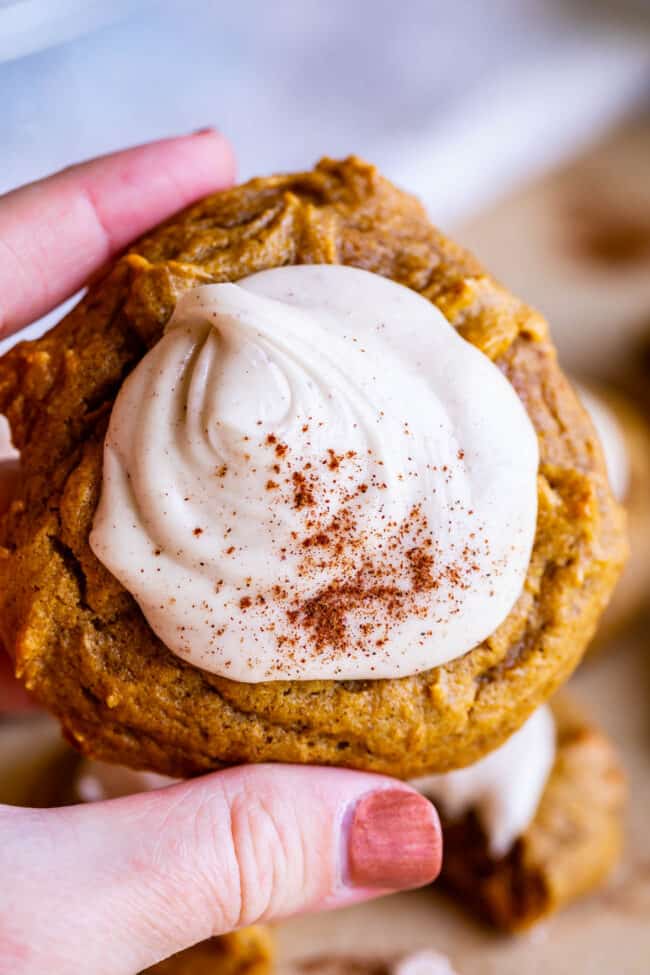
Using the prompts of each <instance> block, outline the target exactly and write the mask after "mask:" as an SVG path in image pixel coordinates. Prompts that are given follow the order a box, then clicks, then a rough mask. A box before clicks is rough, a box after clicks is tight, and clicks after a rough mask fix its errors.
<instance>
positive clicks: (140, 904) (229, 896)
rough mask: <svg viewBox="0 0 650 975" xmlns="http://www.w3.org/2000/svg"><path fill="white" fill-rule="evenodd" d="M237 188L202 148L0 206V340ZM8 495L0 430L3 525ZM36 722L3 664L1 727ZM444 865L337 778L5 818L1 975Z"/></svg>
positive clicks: (53, 182) (340, 901) (168, 149)
mask: <svg viewBox="0 0 650 975" xmlns="http://www.w3.org/2000/svg"><path fill="white" fill-rule="evenodd" d="M234 172H235V167H234V161H233V156H232V152H231V150H230V148H229V146H228V144H227V142H226V141H225V140H224V139H223V137H222V136H220V135H219V134H217V133H216V132H214V131H212V130H206V131H202V132H200V133H196V134H195V135H192V136H186V137H181V138H177V139H167V140H163V141H161V142H157V143H152V144H149V145H145V146H141V147H138V148H135V149H130V150H127V151H125V152H122V153H117V154H115V155H112V156H107V157H104V158H102V159H97V160H93V161H91V162H89V163H84V164H82V165H79V166H76V167H73V168H71V169H68V170H65V171H64V172H62V173H58V174H56V175H54V176H52V177H50V178H48V179H46V180H43V181H41V182H38V183H34V184H31V185H29V186H25V187H22V188H20V189H18V190H15V191H13V192H12V193H9V194H7V195H5V196H4V197H0V338H5V337H7V336H9V335H11V334H13V333H16V332H18V331H19V330H20V329H21V328H23V327H24V326H25V325H27V324H29V323H30V322H32V321H34V320H35V319H37V318H39V317H40V316H41V315H43V314H45V313H46V312H47V311H49V310H50V309H51V308H53V307H55V306H56V305H57V304H58V303H59V302H61V301H62V300H63V299H65V298H66V297H68V296H70V295H71V294H74V292H75V291H77V290H78V289H79V288H80V287H81V286H82V285H83V284H84V282H85V281H86V280H87V279H88V277H89V276H90V275H92V273H93V272H94V271H96V270H97V269H98V268H99V267H100V266H101V265H102V264H104V263H105V262H106V261H108V260H110V259H111V258H112V257H113V256H114V255H115V254H116V253H118V252H119V251H120V250H121V249H123V248H124V247H125V246H126V244H128V242H129V241H130V240H132V239H133V238H135V237H137V236H138V235H139V234H141V233H143V232H144V231H145V230H147V229H148V228H149V227H152V226H154V225H155V224H156V223H158V222H160V221H161V220H163V219H165V218H166V217H168V216H169V215H171V214H172V213H174V212H175V211H176V210H178V209H180V208H181V207H183V206H185V205H187V204H189V203H191V202H192V201H193V200H195V199H198V198H200V197H201V196H204V195H206V194H207V193H210V192H213V191H215V190H218V189H222V188H224V187H226V186H228V185H230V184H231V183H232V181H233V179H234ZM17 477H18V464H17V462H16V461H15V459H12V458H11V457H10V456H9V443H8V442H7V439H6V436H5V437H4V438H3V430H2V428H0V507H4V506H6V505H7V504H8V503H9V502H10V499H11V497H12V495H13V493H14V491H15V490H16V481H17ZM33 706H34V704H33V702H31V701H30V699H29V697H28V695H27V694H26V693H25V691H24V690H23V689H22V688H21V687H20V685H19V684H18V683H17V682H16V681H15V680H14V678H13V668H12V663H11V661H10V659H9V657H8V656H7V655H6V654H4V653H3V651H2V649H1V648H0V711H4V712H5V713H6V712H9V711H15V710H24V709H25V708H29V707H33ZM377 797H379V799H377ZM380 813H381V815H380ZM440 854H441V840H440V831H439V825H438V820H437V816H436V814H435V810H434V809H433V807H432V806H431V805H430V804H429V803H428V802H427V801H426V800H424V799H423V798H421V797H419V796H417V794H416V793H414V792H413V790H412V789H410V788H409V787H408V786H406V785H405V784H403V783H398V782H395V781H393V780H390V779H387V778H385V777H383V776H376V775H370V774H366V773H361V772H353V771H346V770H342V769H325V768H300V767H294V766H268V765H267V766H264V765H261V766H249V767H242V768H235V769H229V770H227V771H225V772H215V773H213V774H211V775H206V776H204V777H202V778H201V779H196V780H193V781H191V782H187V783H183V784H180V785H175V786H171V787H168V788H166V789H162V790H158V791H156V792H149V793H146V794H141V795H134V796H129V797H127V798H123V799H115V800H112V801H109V802H99V803H95V804H92V805H87V806H71V807H68V808H64V809H53V810H32V809H17V808H13V807H9V806H0V874H1V875H2V877H3V883H2V885H0V975H4V973H5V972H6V973H11V975H42V973H43V972H45V971H47V972H51V973H52V975H73V973H75V975H77V973H78V972H79V971H82V970H83V971H88V972H93V973H94V975H135V973H137V972H139V971H141V970H142V969H144V968H146V967H148V966H150V965H152V964H154V963H155V962H156V961H159V960H160V959H162V958H165V957H167V956H169V955H170V954H173V953H174V952H176V951H179V950H181V949H182V948H185V947H188V946H189V945H191V944H194V943H195V942H197V941H200V940H203V939H204V938H207V937H210V936H211V935H215V934H222V933H225V932H227V931H230V930H232V929H234V928H236V927H240V926H242V925H246V924H251V923H253V922H257V921H264V920H271V919H277V918H279V917H285V916H287V915H289V914H295V913H298V912H302V911H316V910H323V909H329V908H333V907H339V906H344V905H346V904H352V903H355V902H358V901H361V900H365V899H368V898H370V897H376V896H377V895H379V894H382V893H387V892H388V891H390V890H394V889H401V888H406V887H412V886H418V885H421V884H425V883H428V882H430V881H432V880H433V879H434V878H435V876H436V875H437V873H438V870H439V866H440Z"/></svg>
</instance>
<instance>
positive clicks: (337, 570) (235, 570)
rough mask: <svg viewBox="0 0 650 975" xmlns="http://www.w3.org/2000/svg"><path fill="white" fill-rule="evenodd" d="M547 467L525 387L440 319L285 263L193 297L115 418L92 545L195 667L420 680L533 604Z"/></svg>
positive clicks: (351, 274) (360, 282) (315, 269)
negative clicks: (530, 584)
mask: <svg viewBox="0 0 650 975" xmlns="http://www.w3.org/2000/svg"><path fill="white" fill-rule="evenodd" d="M537 466H538V448H537V439H536V435H535V432H534V430H533V427H532V425H531V423H530V420H529V418H528V416H527V414H526V412H525V410H524V408H523V406H522V404H521V402H520V400H519V398H518V397H517V395H516V393H515V391H514V389H513V388H512V386H511V385H510V384H509V383H508V381H507V380H506V379H505V377H504V376H503V375H502V373H501V372H500V371H499V369H498V368H497V367H496V366H495V365H494V364H493V363H492V362H490V360H489V359H488V358H487V357H485V356H484V355H483V354H482V353H481V352H479V351H478V350H477V349H476V348H474V347H473V346H472V345H471V344H469V343H468V342H466V341H465V340H463V339H462V338H461V337H460V336H459V335H458V334H457V333H456V331H455V330H454V329H453V328H452V327H451V326H450V325H449V323H448V322H447V320H446V319H445V318H444V316H443V315H442V313H441V312H440V311H439V310H438V309H437V308H436V306H435V305H433V304H432V303H430V302H429V301H427V300H426V299H424V298H423V297H421V296H420V295H418V294H417V293H415V292H413V291H410V290H409V289H407V288H405V287H403V286H401V285H399V284H396V283H395V282H393V281H390V280H388V279H386V278H383V277H380V276H379V275H375V274H371V273H369V272H366V271H362V270H359V269H356V268H349V267H342V266H333V265H311V266H298V267H284V268H277V269H274V270H270V271H264V272H261V273H259V274H255V275H253V276H251V277H248V278H245V279H243V280H241V281H239V282H238V283H237V284H215V285H205V286H201V287H197V288H194V289H192V290H191V291H189V292H188V293H186V294H185V295H184V296H182V297H181V298H180V300H179V302H178V304H177V307H176V309H175V312H174V314H173V316H172V318H171V320H170V322H169V324H168V326H167V329H166V332H165V335H164V336H163V338H162V339H161V340H160V342H158V344H157V345H156V346H155V347H154V348H153V349H152V350H151V351H150V352H149V353H148V354H147V355H146V356H145V357H144V359H143V360H142V361H141V362H140V363H139V365H138V366H137V367H136V369H135V370H134V372H133V373H132V374H131V375H130V376H129V378H128V379H127V380H126V382H125V383H124V385H123V387H122V389H121V391H120V393H119V394H118V396H117V399H116V402H115V404H114V408H113V412H112V416H111V419H110V425H109V430H108V434H107V437H106V442H105V452H104V474H103V486H102V494H101V500H100V504H99V508H98V510H97V513H96V517H95V521H94V526H93V531H92V534H91V539H90V541H91V546H92V548H93V550H94V552H95V554H96V555H97V557H98V558H99V559H100V560H101V561H102V562H103V563H104V564H105V565H106V566H107V568H108V569H109V570H110V571H111V572H112V573H113V574H114V575H115V576H116V577H117V578H118V579H119V580H120V581H121V582H122V584H123V585H124V586H125V588H126V589H128V590H129V592H131V594H132V595H133V596H134V598H135V599H136V600H137V602H138V604H139V606H140V608H141V609H142V612H143V613H144V615H145V616H146V618H147V620H148V622H149V624H150V625H151V627H152V629H153V630H154V631H155V633H156V634H157V635H158V636H159V638H160V639H161V640H162V641H163V643H165V644H166V646H167V647H168V648H169V649H170V650H172V651H173V652H174V653H176V654H178V655H179V656H180V657H182V658H183V659H185V660H188V661H189V662H190V663H191V664H193V665H194V666H197V667H199V668H202V669H204V670H207V671H211V672H213V673H215V674H219V675H221V676H224V677H229V678H232V679H234V680H237V681H244V682H253V683H254V682H258V681H266V680H284V679H292V680H314V679H354V678H365V679H369V678H388V677H402V676H407V675H410V674H414V673H418V672H420V671H423V670H427V669H429V668H431V667H435V666H437V665H439V664H441V663H444V662H446V661H448V660H451V659H453V658H454V657H458V656H460V655H461V654H463V653H465V652H466V651H468V650H470V649H471V648H472V647H474V646H475V645H476V644H478V643H479V642H480V641H481V640H483V639H484V638H485V637H487V636H488V635H489V634H490V633H492V632H493V631H494V630H495V629H496V628H497V627H498V625H499V624H500V623H501V622H502V621H503V620H504V619H505V617H506V616H507V615H508V613H509V612H510V610H511V609H512V607H513V605H514V603H515V602H516V600H517V598H518V596H519V595H520V592H521V589H522V586H523V583H524V580H525V576H526V572H527V568H528V563H529V559H530V552H531V548H532V544H533V540H534V536H535V525H536V513H537V487H536V475H537Z"/></svg>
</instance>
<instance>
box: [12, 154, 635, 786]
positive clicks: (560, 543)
mask: <svg viewBox="0 0 650 975" xmlns="http://www.w3.org/2000/svg"><path fill="white" fill-rule="evenodd" d="M305 265H313V266H314V267H311V268H309V267H305ZM273 269H281V270H280V271H274V270H273ZM355 269H357V270H355ZM362 271H363V272H366V274H365V275H364V274H362V273H361V272H362ZM258 272H263V273H258ZM367 272H369V273H367ZM243 279H245V280H243ZM224 282H240V286H237V287H233V286H232V285H228V286H227V287H226V288H225V289H224V287H223V283H224ZM216 285H218V287H217V288H216V290H215V286H216ZM398 285H401V286H405V287H397V286H398ZM346 322H349V323H350V328H349V329H347V326H346ZM213 323H214V327H213ZM449 325H451V326H452V328H449ZM479 353H481V354H479ZM175 370H176V371H175ZM174 376H176V380H174V378H173V377H174ZM259 377H262V379H263V382H262V381H260V379H259ZM515 394H516V395H515ZM156 397H157V399H156ZM155 403H158V404H159V409H156V408H155ZM141 410H142V413H141V412H140V411H141ZM300 410H303V412H304V417H303V419H302V422H301V423H298V414H299V412H300ZM0 412H2V413H4V414H5V415H6V416H7V418H8V420H9V423H10V425H11V431H12V437H13V442H14V444H15V446H16V447H17V448H18V449H19V450H20V452H21V457H22V481H21V486H20V489H19V492H18V496H17V498H16V500H15V501H14V502H13V504H12V506H11V508H10V510H9V511H8V513H7V514H6V515H5V516H4V517H3V518H2V520H1V521H0V545H1V548H0V629H1V632H0V636H1V638H2V640H3V641H4V643H5V644H6V646H7V647H8V649H9V650H10V652H11V654H12V656H13V657H14V658H15V660H16V670H17V673H18V675H19V676H20V677H21V678H22V680H23V681H24V682H25V684H26V686H27V687H28V688H29V689H30V690H31V691H32V693H33V694H34V695H35V696H36V697H37V698H38V699H39V700H40V701H41V703H42V704H43V705H44V706H46V707H47V708H49V709H50V710H51V711H52V712H53V713H54V714H56V715H57V717H58V718H59V720H60V721H61V724H62V726H63V729H64V731H65V734H66V736H67V737H68V738H69V740H70V741H71V742H72V743H73V744H75V745H76V746H77V747H78V748H80V749H81V750H82V751H83V752H85V753H86V754H88V755H91V756H94V757H97V758H100V759H105V760H108V761H111V762H117V763H121V764H125V765H131V766H133V767H136V768H147V769H151V770H153V771H157V772H160V773H163V774H169V775H173V776H180V777H187V776H190V775H193V774H196V773H200V772H202V771H206V770H208V769H214V768H218V767H221V766H224V765H228V764H233V763H238V762H251V761H253V762H256V761H283V762H310V763H325V764H336V765H347V766H351V767H355V768H361V769H369V770H374V771H377V772H386V773H390V774H393V775H396V776H399V777H402V778H412V777H415V776H418V775H422V774H425V773H428V772H443V771H445V770H447V769H452V768H456V767H458V766H461V765H464V764H468V763H471V762H474V761H476V760H477V759H478V758H480V757H481V755H483V754H485V753H486V752H488V751H490V750H491V749H493V748H495V747H496V746H498V745H499V744H500V743H501V742H503V741H505V739H506V738H508V736H509V735H511V734H512V732H513V731H515V730H516V729H517V728H518V727H519V726H520V725H521V724H522V723H523V722H524V721H525V720H526V718H527V717H528V716H529V715H530V714H531V713H532V712H533V711H534V710H535V708H537V707H538V706H539V705H540V704H541V703H542V702H543V701H544V700H546V699H547V698H548V697H549V696H550V695H551V694H552V692H553V691H554V689H555V688H556V687H557V686H558V685H559V684H561V683H562V682H563V681H564V680H565V679H566V678H567V676H568V675H569V674H570V672H571V671H572V670H573V668H574V667H575V666H576V664H577V663H578V661H579V660H580V657H581V655H582V653H583V651H584V648H585V646H586V645H587V643H588V642H589V640H590V638H591V636H592V634H593V632H594V630H595V627H596V624H597V621H598V619H599V617H600V614H601V613H602V611H603V609H604V607H605V605H606V604H607V601H608V599H609V595H610V593H611V590H612V588H613V586H614V583H615V581H616V579H617V577H618V574H619V571H620V568H621V565H622V563H623V560H624V556H625V541H624V533H623V521H622V513H621V510H620V508H619V506H618V504H617V503H616V501H615V500H614V498H613V497H612V495H611V492H610V488H609V485H608V481H607V477H606V473H605V467H604V463H603V458H602V455H601V450H600V446H599V444H598V441H597V438H596V436H595V433H594V429H593V427H592V425H591V422H590V420H589V418H588V417H587V415H586V413H585V411H584V410H583V408H582V406H581V405H580V403H579V401H578V399H577V398H576V396H575V394H574V392H573V390H572V388H571V386H570V385H569V383H568V382H567V380H566V379H565V378H564V376H563V375H562V373H561V371H560V369H559V367H558V364H557V357H556V353H555V350H554V348H553V345H552V343H551V340H550V338H549V334H548V328H547V326H546V323H545V322H544V321H543V319H542V318H541V317H540V316H539V315H538V314H537V313H536V312H534V311H533V310H531V309H530V308H528V307H527V306H526V305H524V304H523V303H522V302H520V301H519V300H518V299H516V298H514V297H513V296H512V295H510V294H509V293H508V292H507V291H506V290H505V289H504V288H503V287H501V286H500V285H499V284H497V283H496V282H495V281H494V280H493V279H492V278H491V277H490V275H489V274H487V273H486V272H485V271H484V270H483V269H482V268H481V266H480V265H479V264H478V263H477V262H476V261H475V260H474V258H473V257H471V256H470V255H469V254H468V253H466V252H465V251H464V250H463V249H462V248H460V247H458V246H457V245H455V244H453V243H452V242H451V241H449V240H447V239H446V238H445V237H444V236H443V235H442V234H440V233H439V232H438V231H437V230H436V229H435V228H434V227H432V226H431V224H430V222H429V220H428V218H427V215H426V213H425V212H424V210H423V208H422V207H421V205H420V204H419V203H418V202H417V201H416V200H415V199H413V198H412V197H411V196H409V195H407V194H406V193H404V192H402V191H400V190H398V189H396V188H395V187H394V186H392V185H391V184H390V183H389V182H387V181H386V180H385V179H383V178H382V177H381V176H380V175H379V173H378V172H377V171H376V169H374V168H373V167H372V166H370V165H367V164H366V163H364V162H361V161H360V160H358V159H355V158H352V159H348V160H345V161H343V162H333V161H331V160H323V161H322V162H320V163H319V164H318V166H317V167H316V168H315V169H314V170H313V171H311V172H306V173H299V174H295V175H287V176H274V177H270V178H266V179H256V180H252V181H251V182H249V183H247V184H245V185H243V186H240V187H237V188H235V189H233V190H229V191H226V192H222V193H218V194H216V195H214V196H211V197H209V198H207V199H206V200H204V201H202V202H201V203H199V204H197V205H194V206H192V207H190V208H189V209H187V210H185V211H184V212H182V213H180V214H179V215H177V216H176V217H175V218H173V219H172V220H170V221H169V222H167V223H166V224H164V225H162V226H161V227H160V228H158V229H157V230H155V231H154V232H153V233H151V234H150V235H148V236H147V237H145V238H143V239H142V240H140V241H139V242H137V243H136V244H135V245H133V247H132V248H131V250H130V251H129V252H128V253H127V254H125V255H124V256H123V257H122V258H121V259H120V260H118V261H117V263H116V264H115V265H114V266H113V267H112V268H110V269H109V270H108V271H107V272H106V273H105V275H104V276H103V277H102V278H101V279H100V280H96V281H94V282H93V283H92V284H91V286H90V288H89V290H88V293H87V295H86V296H85V297H84V298H83V299H82V301H81V302H80V303H79V305H78V306H77V307H76V308H75V309H74V310H73V311H72V312H71V313H70V314H69V315H67V316H66V318H65V319H64V320H63V321H62V322H61V323H60V324H59V325H58V326H57V327H56V328H55V329H53V330H52V331H51V332H49V333H48V334H47V335H45V336H44V337H42V338H41V339H38V340H37V341H35V342H31V343H21V344H19V345H17V346H16V347H14V348H13V349H12V350H11V351H9V352H8V353H7V354H6V355H5V356H4V357H3V358H2V359H0ZM312 415H313V416H315V417H316V421H314V422H313V423H311V421H310V420H309V416H312ZM287 417H288V419H287ZM132 420H134V422H132ZM204 421H205V422H204ZM283 424H284V427H283ZM287 424H288V425H289V427H290V430H291V435H292V437H293V439H291V438H289V437H288V438H285V439H284V440H283V430H285V428H286V427H287ZM172 428H173V430H175V431H176V432H177V433H175V434H174V435H173V436H172V434H171V431H172ZM107 431H108V432H107ZM323 431H324V432H323ZM161 437H162V440H160V438H161ZM166 437H167V438H168V439H167V440H165V438H166ZM246 438H248V441H249V446H248V447H246V446H245V444H244V441H246ZM161 443H162V445H163V446H162V447H161V446H160V445H161ZM165 444H166V445H167V446H168V447H169V453H167V452H166V451H167V446H165ZM411 444H412V445H413V448H414V449H413V451H411V450H410V449H409V447H410V445H411ZM340 445H343V446H340ZM534 452H535V457H534V462H533V453H534ZM537 452H538V462H537ZM217 459H219V462H218V463H217V462H216V461H217ZM213 462H214V463H213ZM247 464H248V466H246V465H247ZM206 465H207V466H206ZM210 465H212V466H211V467H210V478H213V480H210V487H209V490H208V488H206V484H207V479H206V478H207V473H206V472H207V471H208V467H209V466H210ZM276 468H277V470H276ZM382 471H383V473H382ZM186 475H187V477H188V478H190V480H189V481H186ZM190 475H191V476H190ZM236 477H239V479H240V480H239V481H236V480H235V478H236ZM262 478H263V479H262ZM186 483H188V485H189V486H188V490H187V492H186V493H184V485H185V484H186ZM237 484H239V485H240V488H239V489H238V488H237ZM255 485H261V486H262V489H260V490H259V491H257V488H255V490H252V488H251V486H255ZM165 492H167V494H165ZM219 492H221V493H219ZM262 495H263V496H262ZM168 496H169V497H170V498H171V501H170V504H169V505H168V504H167V502H166V498H167V497H168ZM121 498H124V499H125V500H124V504H123V505H122V502H121V501H120V499H121ZM224 499H228V504H226V502H225V501H224ZM230 501H232V504H230ZM217 504H219V505H221V508H219V516H218V518H217V519H216V520H214V521H213V520H210V519H208V520H194V519H195V518H197V519H198V517H199V516H202V514H203V513H204V512H205V511H211V512H214V511H215V510H216V509H215V506H216V505H217ZM210 505H212V507H210ZM328 506H329V507H328ZM332 511H335V514H332ZM328 512H329V514H328ZM382 512H388V516H387V517H386V521H385V523H384V522H383V521H382V518H383V515H382ZM531 512H532V515H533V520H532V521H531ZM133 514H135V517H133V518H132V517H131V515H133ZM230 514H232V521H230V522H229V521H228V517H230ZM330 515H331V517H330ZM227 516H228V517H227ZM235 516H238V517H239V520H238V521H237V520H236V518H235ZM166 519H167V520H166ZM474 525H476V527H473V526H474ZM170 526H171V527H170ZM450 526H451V527H450ZM172 529H173V530H172ZM181 529H182V531H183V532H184V534H182V535H179V532H180V531H181ZM276 529H277V531H276ZM434 529H435V530H434ZM230 532H232V533H233V535H232V537H233V538H236V541H235V542H230V541H229V538H230V537H231V536H230V534H229V533H230ZM274 533H275V534H274ZM529 534H530V537H529ZM217 535H218V537H217ZM280 537H281V541H278V538H280ZM179 539H180V541H179ZM242 540H244V541H245V543H246V544H244V542H243V541H242ZM272 543H273V544H274V545H275V546H276V547H275V548H272ZM251 552H255V553H257V555H256V556H255V558H253V559H252V561H251V559H250V558H249V556H250V553H251ZM98 553H99V557H98ZM247 558H249V561H248V562H247V561H246V559H247ZM285 558H286V566H285V564H284V562H283V559H285ZM157 560H158V561H157ZM247 565H249V566H251V567H252V568H250V570H249V571H248V572H247V571H246V566H247ZM159 570H160V571H159ZM157 572H158V575H156V573H157ZM156 579H158V580H160V582H159V583H158V584H157V583H156ZM188 579H189V580H190V584H188ZM278 579H279V580H280V581H277V580H278ZM274 580H275V581H274ZM157 585H158V586H159V588H157ZM158 597H160V598H158ZM477 607H478V609H477ZM486 626H487V627H488V629H487V631H486ZM161 634H162V637H161ZM170 648H171V649H170ZM427 662H428V663H427ZM229 668H230V669H229ZM301 668H302V669H301ZM234 673H236V674H237V679H233V677H232V676H231V675H232V674H234ZM283 674H284V675H285V676H284V677H283ZM265 675H267V676H265ZM286 675H289V676H286Z"/></svg>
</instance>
